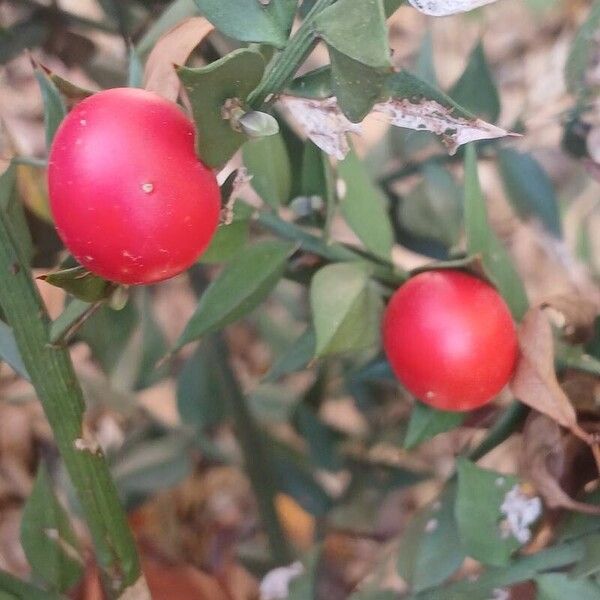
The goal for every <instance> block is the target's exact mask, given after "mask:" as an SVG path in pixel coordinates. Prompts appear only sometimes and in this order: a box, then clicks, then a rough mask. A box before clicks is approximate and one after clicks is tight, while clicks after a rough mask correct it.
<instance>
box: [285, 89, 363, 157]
mask: <svg viewBox="0 0 600 600" xmlns="http://www.w3.org/2000/svg"><path fill="white" fill-rule="evenodd" d="M278 104H279V105H280V106H281V107H282V108H284V109H285V110H287V111H288V112H289V113H290V114H291V115H292V117H293V118H294V120H295V121H296V122H297V123H298V125H299V126H300V128H301V129H302V131H303V132H304V133H305V135H306V136H308V137H309V138H310V139H311V140H312V141H313V142H314V143H315V144H316V145H317V146H318V147H319V148H321V150H323V151H324V152H326V153H327V154H330V155H331V156H335V158H337V159H338V160H342V159H343V158H344V157H345V156H346V154H348V152H349V150H350V145H349V144H348V139H347V137H346V134H347V133H349V132H352V133H360V132H361V127H360V125H357V124H356V123H351V122H350V121H349V120H348V119H347V118H346V117H345V116H344V115H343V113H342V111H341V110H340V109H339V107H338V104H337V100H336V99H335V98H326V99H325V100H312V99H309V98H294V97H292V96H282V97H281V98H280V99H279V102H278Z"/></svg>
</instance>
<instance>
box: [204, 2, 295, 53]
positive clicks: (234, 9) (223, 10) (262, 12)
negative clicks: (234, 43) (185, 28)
mask: <svg viewBox="0 0 600 600" xmlns="http://www.w3.org/2000/svg"><path fill="white" fill-rule="evenodd" d="M284 2H285V6H283V7H281V8H277V9H274V8H270V9H267V8H266V7H265V6H263V5H262V4H261V3H260V2H258V1H257V0H196V4H197V5H198V7H199V8H200V12H201V13H202V14H203V15H204V16H205V17H206V18H207V19H208V20H209V21H210V22H211V23H212V24H213V25H214V26H215V27H216V28H217V29H219V30H220V31H221V32H223V33H224V34H225V35H227V36H229V37H232V38H233V39H234V40H239V41H240V42H261V43H264V44H270V45H271V46H275V47H276V48H283V46H285V43H286V41H287V35H286V33H287V29H288V28H289V24H288V21H289V6H290V0H284ZM277 3H279V4H281V3H282V0H278V1H277V2H271V4H277ZM283 21H285V23H283Z"/></svg>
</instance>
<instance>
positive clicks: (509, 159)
mask: <svg viewBox="0 0 600 600" xmlns="http://www.w3.org/2000/svg"><path fill="white" fill-rule="evenodd" d="M498 165H499V167H500V174H501V175H502V181H503V183H504V189H505V190H506V193H507V195H508V198H509V199H510V201H511V202H512V205H513V206H514V208H515V210H516V211H517V213H518V214H519V215H520V216H521V217H534V218H535V219H538V220H539V221H540V222H541V223H542V224H543V225H544V227H545V228H546V229H547V230H548V231H549V232H550V233H551V234H552V235H554V236H556V237H558V238H560V237H561V235H562V231H561V222H560V211H559V208H558V200H557V198H556V193H555V192H554V186H553V185H552V181H550V178H549V177H548V174H547V173H546V171H544V169H543V168H542V166H541V165H540V163H538V161H537V160H535V158H533V156H532V155H531V154H528V153H525V152H517V151H516V150H513V149H511V148H501V149H500V150H499V152H498Z"/></svg>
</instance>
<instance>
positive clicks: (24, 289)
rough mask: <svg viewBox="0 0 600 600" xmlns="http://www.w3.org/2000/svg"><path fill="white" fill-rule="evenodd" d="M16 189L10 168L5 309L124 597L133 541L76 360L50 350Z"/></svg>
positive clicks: (2, 233) (108, 572)
mask: <svg viewBox="0 0 600 600" xmlns="http://www.w3.org/2000/svg"><path fill="white" fill-rule="evenodd" d="M14 183H15V181H14V169H10V170H9V171H7V172H6V173H5V174H4V175H3V176H2V178H1V179H0V273H1V277H2V285H0V306H1V307H2V309H3V310H4V313H5V315H6V317H7V319H8V322H9V324H10V325H11V326H12V328H13V333H14V337H15V340H16V342H17V346H18V347H19V350H20V352H21V357H22V359H23V364H24V365H25V367H26V368H27V371H28V372H29V375H30V377H31V382H32V383H33V385H34V387H35V389H36V392H37V395H38V397H39V399H40V401H41V403H42V405H43V407H44V411H45V413H46V417H47V419H48V422H49V423H50V426H51V428H52V431H53V433H54V437H55V440H56V444H57V446H58V448H59V450H60V453H61V455H62V458H63V460H64V463H65V466H66V468H67V471H68V473H69V476H70V478H71V481H72V482H73V486H74V488H75V490H76V492H77V495H78V498H79V501H80V503H81V508H82V510H83V513H84V515H85V518H86V521H87V523H88V526H89V529H90V532H91V534H92V538H93V539H94V543H95V546H96V551H97V560H98V564H99V566H100V569H101V572H102V577H103V579H104V582H105V585H106V588H107V593H108V594H109V597H110V598H118V597H119V596H120V595H121V594H122V593H123V592H124V591H125V590H126V589H127V588H129V587H130V586H132V585H133V584H135V583H137V582H139V581H140V577H141V575H140V566H139V562H138V557H137V552H136V548H135V543H134V540H133V536H132V534H131V532H130V530H129V527H128V525H127V519H126V516H125V513H124V511H123V509H122V507H121V504H120V502H119V498H118V495H117V490H116V488H115V485H114V483H113V481H112V479H111V476H110V472H109V470H108V466H107V464H106V462H105V460H104V456H103V454H102V451H101V450H99V449H97V448H96V447H94V444H93V441H92V440H90V439H89V434H87V433H86V431H85V428H84V425H83V418H84V412H85V403H84V398H83V393H82V391H81V386H80V385H79V382H78V381H77V378H76V376H75V372H74V370H73V365H72V363H71V359H70V357H69V354H68V353H67V351H66V350H65V349H64V348H60V347H56V346H52V345H51V344H50V318H49V317H48V313H47V312H46V308H45V306H44V304H43V302H42V299H41V297H40V295H39V292H38V290H37V287H36V286H35V284H34V282H33V279H32V278H31V272H30V269H29V265H28V264H27V262H26V260H25V257H24V253H23V252H22V250H21V249H20V246H19V244H18V242H17V239H16V237H15V236H16V231H15V227H14V225H13V220H12V219H11V218H10V217H9V212H8V210H2V208H3V206H8V204H9V202H8V200H9V199H10V197H11V196H12V194H13V191H14ZM141 583H142V584H143V580H142V581H141ZM138 584H139V583H138ZM139 597H140V598H143V597H144V598H145V597H146V596H143V595H142V596H139ZM147 597H149V596H147Z"/></svg>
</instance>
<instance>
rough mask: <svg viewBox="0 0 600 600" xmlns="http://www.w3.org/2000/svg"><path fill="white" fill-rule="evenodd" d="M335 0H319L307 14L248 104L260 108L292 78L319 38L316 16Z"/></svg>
mask: <svg viewBox="0 0 600 600" xmlns="http://www.w3.org/2000/svg"><path fill="white" fill-rule="evenodd" d="M334 2H335V0H317V1H316V2H315V4H314V6H313V7H312V8H311V9H310V11H309V13H308V14H307V15H306V18H305V19H304V22H303V23H302V25H301V26H300V28H299V29H298V31H296V33H295V34H294V35H293V36H292V37H291V38H290V41H289V43H288V45H287V46H286V47H285V49H284V50H283V51H282V52H281V53H280V54H279V55H278V56H277V57H276V58H275V59H274V61H273V63H272V66H271V68H270V69H269V70H268V71H267V73H266V74H265V76H264V77H263V80H262V81H261V82H260V83H259V84H258V87H257V88H256V89H255V90H254V91H253V92H252V93H251V94H250V95H249V96H248V104H249V105H250V106H251V107H253V108H255V109H259V108H260V107H261V106H262V105H263V104H264V102H265V99H266V98H267V97H268V96H269V95H270V94H276V93H277V92H279V91H281V90H282V89H283V88H285V86H286V85H287V84H288V83H289V82H290V81H291V80H292V78H293V77H294V74H295V73H296V71H297V70H298V67H299V66H300V65H301V64H302V63H303V62H304V61H305V59H306V57H307V56H308V55H309V54H310V53H311V52H312V49H313V48H314V46H315V44H316V43H317V38H316V36H315V32H314V30H313V22H314V20H315V17H316V16H317V15H318V14H319V13H320V12H321V11H322V10H323V9H325V8H327V7H328V6H330V5H331V4H333V3H334Z"/></svg>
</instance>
